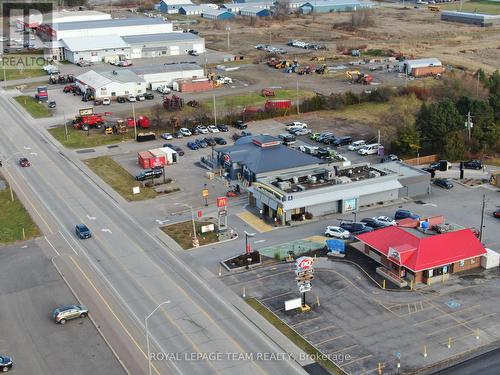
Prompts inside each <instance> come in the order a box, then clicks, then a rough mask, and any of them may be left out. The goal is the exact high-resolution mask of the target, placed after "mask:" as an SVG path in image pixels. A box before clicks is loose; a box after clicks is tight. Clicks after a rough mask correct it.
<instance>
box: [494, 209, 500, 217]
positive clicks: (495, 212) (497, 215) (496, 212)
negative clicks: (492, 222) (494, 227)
mask: <svg viewBox="0 0 500 375" xmlns="http://www.w3.org/2000/svg"><path fill="white" fill-rule="evenodd" d="M493 217H496V218H497V219H500V209H498V210H496V211H494V212H493Z"/></svg>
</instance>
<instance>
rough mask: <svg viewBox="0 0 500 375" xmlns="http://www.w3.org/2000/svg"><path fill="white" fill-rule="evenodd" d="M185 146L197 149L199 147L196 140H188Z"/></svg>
mask: <svg viewBox="0 0 500 375" xmlns="http://www.w3.org/2000/svg"><path fill="white" fill-rule="evenodd" d="M186 146H187V147H188V148H189V149H190V150H198V149H199V148H200V145H199V144H198V142H196V141H189V142H188V143H187V144H186Z"/></svg>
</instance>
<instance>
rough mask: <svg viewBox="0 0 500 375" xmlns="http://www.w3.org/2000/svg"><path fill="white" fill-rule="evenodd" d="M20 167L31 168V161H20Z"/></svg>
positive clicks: (23, 159) (24, 159) (22, 159)
mask: <svg viewBox="0 0 500 375" xmlns="http://www.w3.org/2000/svg"><path fill="white" fill-rule="evenodd" d="M19 165H20V166H21V167H29V166H30V165H31V163H30V161H29V160H28V159H26V158H21V159H19Z"/></svg>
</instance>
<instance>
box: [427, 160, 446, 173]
mask: <svg viewBox="0 0 500 375" xmlns="http://www.w3.org/2000/svg"><path fill="white" fill-rule="evenodd" d="M429 167H430V168H434V169H435V170H437V171H441V172H446V171H447V170H448V169H450V168H451V163H450V162H449V161H448V160H438V161H437V162H435V163H431V165H429Z"/></svg>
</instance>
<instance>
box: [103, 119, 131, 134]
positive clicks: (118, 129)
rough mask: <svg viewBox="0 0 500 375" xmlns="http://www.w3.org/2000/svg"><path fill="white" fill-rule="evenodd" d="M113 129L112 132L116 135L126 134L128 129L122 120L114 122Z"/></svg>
mask: <svg viewBox="0 0 500 375" xmlns="http://www.w3.org/2000/svg"><path fill="white" fill-rule="evenodd" d="M113 128H114V129H113V131H114V132H115V133H117V134H125V133H127V132H128V128H127V125H125V121H124V120H116V125H115V126H114V127H113ZM106 134H107V133H106Z"/></svg>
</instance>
